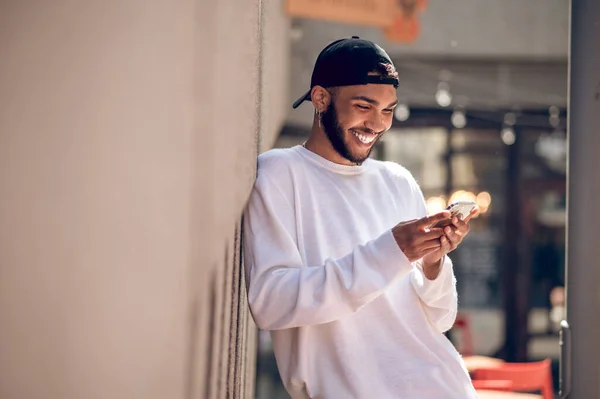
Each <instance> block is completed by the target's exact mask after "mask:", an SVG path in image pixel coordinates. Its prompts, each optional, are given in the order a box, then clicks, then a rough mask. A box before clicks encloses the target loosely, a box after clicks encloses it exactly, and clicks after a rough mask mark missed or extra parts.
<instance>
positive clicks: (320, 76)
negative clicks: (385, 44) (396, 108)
mask: <svg viewBox="0 0 600 399" xmlns="http://www.w3.org/2000/svg"><path fill="white" fill-rule="evenodd" d="M378 64H389V65H391V66H393V65H394V64H393V63H392V60H391V59H390V57H389V56H388V55H387V53H386V52H385V50H383V49H382V48H381V47H379V46H378V45H377V44H375V43H373V42H371V41H369V40H363V39H360V38H359V37H358V36H352V37H351V38H349V39H340V40H336V41H335V42H333V43H331V44H329V45H328V46H327V47H325V48H324V49H323V50H322V51H321V53H320V54H319V56H318V57H317V61H316V62H315V67H314V69H313V73H312V78H311V81H310V89H311V90H312V88H313V87H315V86H322V87H325V88H327V87H337V86H354V85H364V84H369V83H375V84H389V85H393V86H394V87H398V84H399V81H398V78H397V77H393V76H381V75H374V74H372V72H373V71H375V70H377V66H378ZM311 90H308V91H307V92H306V93H305V94H304V95H303V96H302V97H300V98H299V99H298V100H296V101H295V102H294V104H293V105H292V107H293V108H297V107H298V106H300V104H302V103H303V102H304V101H308V100H310V92H311Z"/></svg>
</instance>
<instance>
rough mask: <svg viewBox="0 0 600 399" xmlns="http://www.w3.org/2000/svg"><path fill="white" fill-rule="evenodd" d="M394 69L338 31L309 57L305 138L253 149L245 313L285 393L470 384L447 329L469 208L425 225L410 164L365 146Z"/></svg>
mask: <svg viewBox="0 0 600 399" xmlns="http://www.w3.org/2000/svg"><path fill="white" fill-rule="evenodd" d="M398 84H399V81H398V74H397V72H396V70H395V68H394V66H393V64H392V61H391V60H390V58H389V57H388V55H387V54H386V53H385V51H384V50H383V49H381V48H380V47H379V46H377V45H376V44H374V43H372V42H370V41H367V40H361V39H359V38H357V37H352V38H350V39H342V40H338V41H336V42H334V43H331V44H330V45H329V46H327V47H326V48H325V49H324V50H323V51H322V52H321V54H320V55H319V57H318V58H317V61H316V64H315V68H314V71H313V75H312V80H311V89H310V90H309V91H308V92H307V93H306V94H305V95H304V96H302V97H301V98H300V99H298V101H296V102H295V103H294V108H296V107H298V106H299V105H300V104H302V103H303V102H304V101H311V102H312V105H313V107H314V109H315V113H314V118H313V125H312V131H311V134H310V137H309V138H308V140H307V141H306V143H305V144H304V145H303V146H296V147H293V148H289V149H277V150H271V151H268V152H266V153H264V154H262V155H261V156H260V157H259V160H258V161H259V162H258V177H257V180H256V183H255V186H254V190H253V192H252V195H251V198H250V200H249V202H248V206H247V208H246V212H245V224H244V249H245V251H244V254H245V267H246V281H247V288H248V301H249V304H250V309H251V312H252V315H253V317H254V320H255V321H256V323H257V325H258V326H259V327H260V328H262V329H265V330H271V337H272V340H273V347H274V351H275V356H276V359H277V365H278V368H279V371H280V374H281V377H282V379H283V382H284V385H285V387H286V389H287V390H288V392H289V393H290V395H291V396H292V398H294V399H305V398H314V399H317V398H318V399H322V398H326V399H337V398H344V399H345V398H377V399H386V398H403V399H471V398H477V395H476V393H475V391H474V389H473V386H472V384H471V381H470V378H469V375H468V373H467V372H466V370H465V368H464V366H463V363H462V360H461V358H460V356H459V354H458V353H457V352H456V350H455V349H454V347H453V346H452V344H451V343H450V342H449V341H448V340H447V339H446V337H445V336H444V335H443V333H444V332H445V331H446V330H448V329H449V328H450V327H451V326H452V324H453V323H454V319H455V317H456V311H457V294H456V287H455V282H456V280H455V277H454V273H453V270H452V263H451V261H450V259H449V258H448V257H447V256H446V254H447V253H448V252H450V251H452V250H453V249H455V248H456V247H457V246H458V245H459V244H460V243H461V241H462V239H463V238H464V237H465V235H466V234H467V233H468V232H469V226H468V222H469V219H470V218H471V216H472V215H473V213H472V214H470V215H469V216H467V217H466V218H465V220H459V219H456V218H453V219H452V224H451V225H450V226H447V227H445V228H444V229H442V228H434V227H431V226H432V225H433V224H435V223H436V222H438V221H440V220H444V219H446V218H449V217H450V214H449V213H448V212H446V211H445V212H440V213H438V214H435V215H431V216H426V208H425V203H424V200H423V195H422V193H421V190H420V188H419V186H418V184H417V182H416V181H415V179H414V178H413V177H412V175H411V174H410V173H409V172H408V171H407V170H406V169H405V168H403V167H402V166H400V165H398V164H395V163H392V162H380V161H375V160H372V159H369V154H370V152H371V150H372V148H373V145H374V144H375V143H376V142H377V140H379V139H380V138H381V136H382V135H383V134H384V133H385V132H386V131H387V130H388V129H389V128H390V127H391V125H392V115H393V110H394V107H395V106H396V103H397V99H396V89H397V87H398Z"/></svg>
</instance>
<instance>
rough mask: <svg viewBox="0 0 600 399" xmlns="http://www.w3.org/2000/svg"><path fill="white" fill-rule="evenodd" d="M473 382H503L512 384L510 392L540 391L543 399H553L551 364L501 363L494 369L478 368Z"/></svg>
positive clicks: (548, 361)
mask: <svg viewBox="0 0 600 399" xmlns="http://www.w3.org/2000/svg"><path fill="white" fill-rule="evenodd" d="M473 380H474V382H475V380H496V381H497V380H504V381H510V382H512V389H511V390H512V391H525V392H531V391H541V393H542V397H543V398H544V399H553V398H554V390H553V387H552V363H551V361H550V359H546V360H542V361H541V362H528V363H503V364H501V365H498V367H494V368H480V369H478V370H475V371H474V373H473Z"/></svg>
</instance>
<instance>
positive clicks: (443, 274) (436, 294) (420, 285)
mask: <svg viewBox="0 0 600 399" xmlns="http://www.w3.org/2000/svg"><path fill="white" fill-rule="evenodd" d="M415 265H416V267H415V269H414V271H413V273H412V278H411V280H412V284H413V287H414V289H415V291H416V292H417V294H418V295H419V297H420V298H421V300H423V301H424V302H426V303H427V302H433V301H436V300H437V299H439V298H441V297H443V296H444V295H446V294H447V293H448V292H450V291H453V290H454V286H455V279H454V272H453V270H452V261H451V260H450V258H449V257H448V256H447V255H446V256H444V261H443V264H442V267H441V270H440V273H439V274H438V276H437V277H436V278H435V280H429V279H428V278H427V277H425V273H424V272H423V265H422V264H421V262H416V263H415Z"/></svg>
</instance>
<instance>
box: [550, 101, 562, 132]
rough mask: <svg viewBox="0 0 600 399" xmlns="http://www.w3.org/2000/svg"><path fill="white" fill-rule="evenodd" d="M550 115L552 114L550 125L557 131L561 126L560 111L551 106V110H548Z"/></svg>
mask: <svg viewBox="0 0 600 399" xmlns="http://www.w3.org/2000/svg"><path fill="white" fill-rule="evenodd" d="M548 113H549V114H550V117H549V118H548V123H550V126H552V127H553V128H555V129H556V128H557V127H558V125H559V124H560V109H559V108H558V107H557V106H556V105H551V106H550V108H548Z"/></svg>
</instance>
